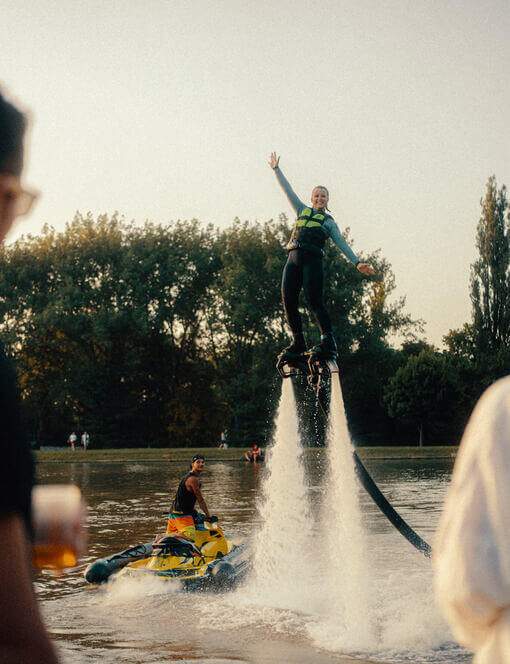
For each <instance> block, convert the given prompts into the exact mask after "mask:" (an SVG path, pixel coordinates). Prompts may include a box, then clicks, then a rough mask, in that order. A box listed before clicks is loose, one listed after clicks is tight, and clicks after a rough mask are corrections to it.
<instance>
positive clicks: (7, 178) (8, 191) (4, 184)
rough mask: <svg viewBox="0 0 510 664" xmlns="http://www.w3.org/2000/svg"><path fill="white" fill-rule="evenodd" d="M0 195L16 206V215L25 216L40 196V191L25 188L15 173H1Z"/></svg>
mask: <svg viewBox="0 0 510 664" xmlns="http://www.w3.org/2000/svg"><path fill="white" fill-rule="evenodd" d="M0 196H1V197H2V198H3V199H4V201H5V202H6V203H7V204H9V203H10V204H12V205H13V206H14V211H13V212H14V216H15V217H24V216H25V215H27V214H28V213H29V212H30V210H31V209H32V207H33V205H34V203H35V201H36V200H37V199H38V198H39V193H38V192H35V191H28V190H27V189H24V188H23V187H22V186H21V183H20V181H19V178H17V177H16V176H15V175H7V174H3V175H1V174H0Z"/></svg>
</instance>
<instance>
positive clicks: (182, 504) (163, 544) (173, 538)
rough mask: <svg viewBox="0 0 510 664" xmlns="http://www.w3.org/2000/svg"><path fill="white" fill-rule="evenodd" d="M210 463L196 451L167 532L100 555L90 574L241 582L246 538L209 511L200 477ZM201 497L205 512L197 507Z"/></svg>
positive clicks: (97, 578)
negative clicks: (232, 534)
mask: <svg viewBox="0 0 510 664" xmlns="http://www.w3.org/2000/svg"><path fill="white" fill-rule="evenodd" d="M204 468H205V458H204V456H203V455H202V454H196V455H195V456H194V457H193V459H192V460H191V470H190V472H189V473H187V475H185V476H184V477H183V478H182V480H181V481H180V483H179V487H178V489H177V492H176V495H175V500H174V502H173V503H172V508H171V510H170V512H169V515H168V523H167V529H166V533H165V534H164V535H157V536H156V538H155V540H154V541H153V542H148V543H147V544H141V545H139V546H135V547H132V548H130V549H127V550H126V551H122V552H121V553H116V554H114V555H113V556H110V557H109V558H102V559H101V560H97V561H96V562H95V563H92V564H91V565H90V566H89V567H88V568H87V569H86V571H85V578H86V580H87V581H88V582H89V583H96V584H98V583H104V582H106V581H108V580H109V579H110V577H119V576H121V575H126V574H128V575H139V574H140V573H145V574H154V575H156V576H158V577H160V578H163V579H165V580H174V581H175V580H177V581H178V582H179V583H181V584H182V586H183V587H184V588H185V589H199V588H213V589H214V588H219V587H224V586H232V585H234V584H235V583H237V582H238V581H239V580H240V579H241V578H242V577H243V576H244V574H245V573H246V571H247V569H248V567H249V558H248V555H247V550H246V544H245V543H244V542H243V541H242V540H238V539H228V538H227V537H225V534H224V533H223V530H222V528H221V526H220V525H219V524H218V517H216V516H211V515H210V514H209V510H208V509H207V505H206V503H205V500H204V498H203V496H202V493H201V490H200V482H199V481H198V478H199V477H200V474H201V473H202V471H203V470H204ZM196 501H198V503H199V505H200V507H201V508H202V509H203V510H204V514H200V513H199V512H197V511H196V510H195V509H194V506H195V502H196Z"/></svg>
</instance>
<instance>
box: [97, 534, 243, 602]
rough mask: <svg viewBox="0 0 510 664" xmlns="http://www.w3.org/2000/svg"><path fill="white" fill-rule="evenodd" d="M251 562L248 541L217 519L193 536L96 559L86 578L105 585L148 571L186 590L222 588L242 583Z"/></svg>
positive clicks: (179, 536) (177, 536)
mask: <svg viewBox="0 0 510 664" xmlns="http://www.w3.org/2000/svg"><path fill="white" fill-rule="evenodd" d="M249 565H250V558H249V555H248V550H247V542H246V541H244V540H242V539H229V538H227V537H225V534H224V533H223V529H222V528H221V526H220V525H219V524H218V522H215V523H209V522H208V521H204V522H203V523H202V524H198V525H197V527H196V529H195V537H194V539H191V538H189V537H188V536H187V535H185V534H184V533H179V532H175V533H172V534H170V535H169V534H167V535H165V536H164V537H163V538H161V539H159V540H158V541H154V542H148V543H146V544H140V545H138V546H134V547H132V548H130V549H126V550H125V551H121V552H120V553H115V554H114V555H113V556H110V557H109V558H101V559H100V560H96V561H95V562H93V563H92V564H91V565H89V566H88V567H87V569H86V570H85V579H86V580H87V581H88V582H89V583H93V584H102V583H106V582H107V581H110V580H111V579H117V578H119V577H121V576H131V577H138V578H139V577H141V576H142V575H147V574H149V575H153V576H157V577H159V578H161V579H164V580H165V581H171V582H173V583H176V584H179V585H180V586H181V587H182V588H183V589H184V590H221V589H229V588H232V587H233V586H235V585H236V584H237V583H239V581H241V580H242V578H243V577H244V576H245V574H246V572H247V571H248V569H249Z"/></svg>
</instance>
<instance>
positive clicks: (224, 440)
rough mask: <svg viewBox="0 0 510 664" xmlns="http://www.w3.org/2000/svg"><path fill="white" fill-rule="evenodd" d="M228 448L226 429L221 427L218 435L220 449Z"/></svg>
mask: <svg viewBox="0 0 510 664" xmlns="http://www.w3.org/2000/svg"><path fill="white" fill-rule="evenodd" d="M227 448H228V429H223V431H222V432H221V436H220V445H219V449H220V450H226V449H227Z"/></svg>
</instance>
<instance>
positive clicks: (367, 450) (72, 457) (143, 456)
mask: <svg viewBox="0 0 510 664" xmlns="http://www.w3.org/2000/svg"><path fill="white" fill-rule="evenodd" d="M245 449H246V448H239V447H231V448H229V449H227V450H219V449H218V448H215V447H194V448H191V447H190V448H183V447H180V448H175V449H147V448H145V447H143V448H142V447H140V448H132V449H108V450H94V449H89V450H88V451H87V452H84V451H83V450H82V449H78V448H77V449H76V450H75V451H74V452H73V451H72V450H71V449H70V448H67V447H66V448H62V449H56V450H37V451H36V452H35V456H36V459H37V461H40V462H51V461H55V462H58V461H60V462H85V461H86V462H94V461H103V462H108V461H110V462H114V461H162V462H164V461H167V462H172V461H189V460H190V459H191V457H192V456H193V455H194V454H197V453H198V452H201V453H202V454H204V456H205V457H206V459H208V460H210V461H213V460H214V461H239V460H241V459H242V456H243V454H244V451H245ZM324 452H325V449H324V448H323V447H322V448H321V447H319V448H318V447H310V448H305V450H304V453H305V456H306V457H311V458H313V457H321V456H323V455H324ZM357 452H358V454H359V456H360V457H361V459H398V458H410V459H412V458H423V457H426V458H444V457H454V456H455V454H456V453H457V447H455V446H437V447H416V446H406V447H401V446H399V447H395V446H382V447H358V448H357Z"/></svg>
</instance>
